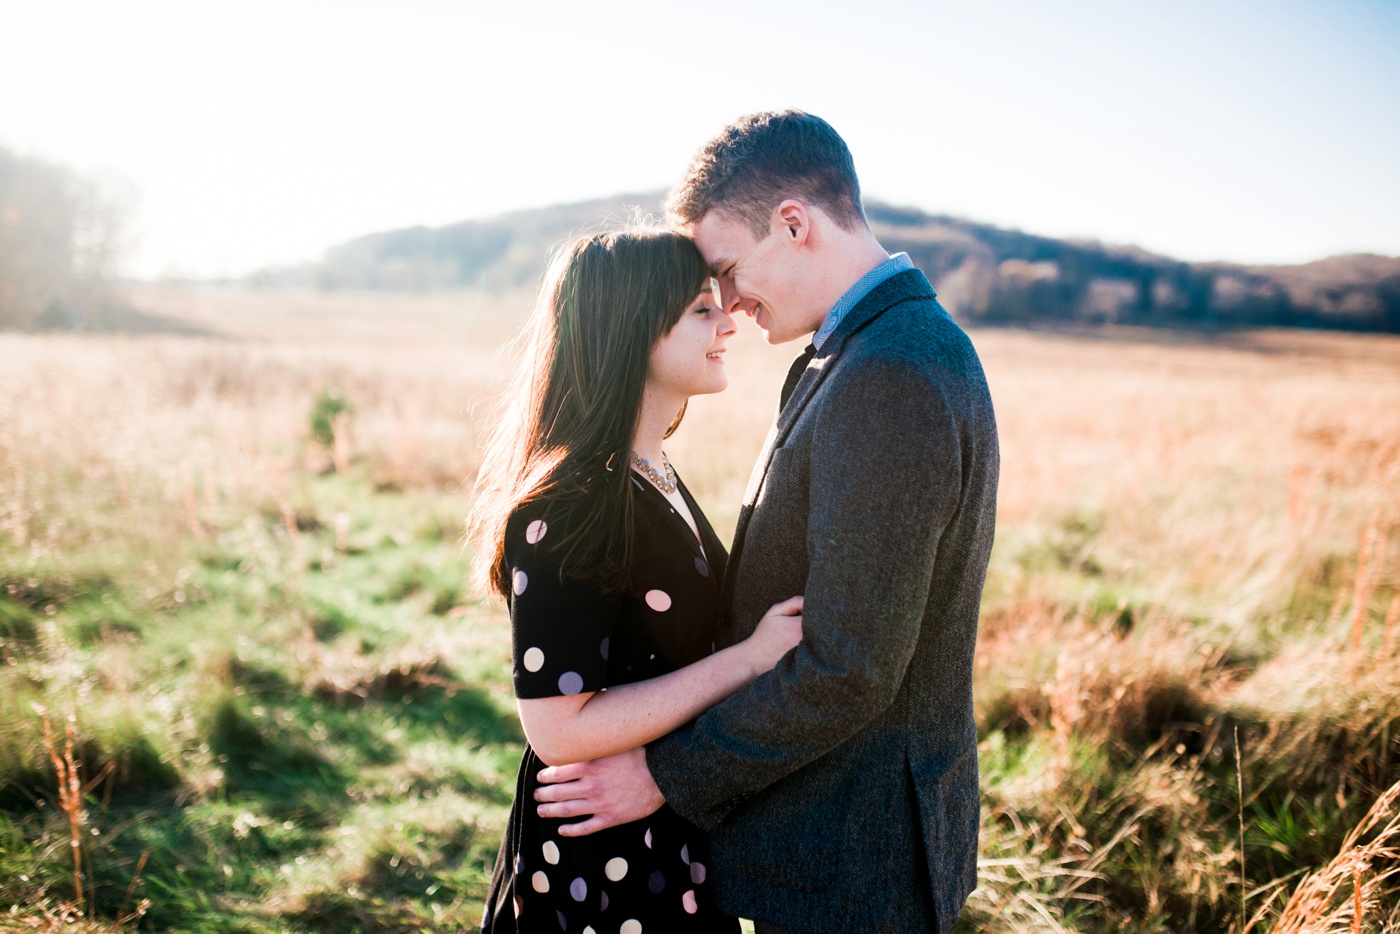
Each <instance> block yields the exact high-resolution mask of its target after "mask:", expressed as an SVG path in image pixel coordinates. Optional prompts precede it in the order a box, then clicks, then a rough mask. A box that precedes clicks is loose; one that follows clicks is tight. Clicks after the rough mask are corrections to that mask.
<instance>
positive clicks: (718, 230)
mask: <svg viewBox="0 0 1400 934" xmlns="http://www.w3.org/2000/svg"><path fill="white" fill-rule="evenodd" d="M690 236H691V237H692V238H693V239H694V240H695V245H696V246H697V247H699V249H700V255H701V256H703V257H705V263H706V264H707V265H708V266H709V267H710V274H711V275H717V274H718V273H719V272H720V271H721V270H722V269H724V267H725V266H727V265H729V264H730V263H732V262H733V261H734V260H735V259H736V258H737V257H738V254H739V252H740V251H741V250H743V248H744V247H746V246H750V245H752V244H751V242H750V241H752V240H753V234H752V233H750V232H749V229H748V227H747V226H746V225H745V224H744V223H743V222H742V221H739V220H737V219H736V218H733V217H730V216H728V215H726V214H724V213H722V212H720V211H718V210H711V211H709V212H707V213H706V214H705V215H704V216H703V217H701V218H700V219H699V220H697V221H696V222H695V223H694V224H692V225H691V228H690Z"/></svg>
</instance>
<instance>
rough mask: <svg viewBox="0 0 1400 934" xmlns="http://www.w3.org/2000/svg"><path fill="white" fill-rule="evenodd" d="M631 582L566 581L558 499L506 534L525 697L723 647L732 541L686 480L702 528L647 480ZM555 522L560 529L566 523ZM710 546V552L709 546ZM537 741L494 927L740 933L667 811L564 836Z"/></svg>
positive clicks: (603, 683)
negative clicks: (542, 798)
mask: <svg viewBox="0 0 1400 934" xmlns="http://www.w3.org/2000/svg"><path fill="white" fill-rule="evenodd" d="M632 480H633V483H634V485H635V486H634V493H635V497H634V504H635V509H634V547H633V553H634V556H633V567H632V575H631V580H632V583H631V586H630V587H629V588H628V590H627V591H625V592H624V593H622V594H617V595H613V596H604V595H603V594H602V593H601V592H600V590H599V588H597V587H596V586H593V585H591V584H589V583H587V582H581V581H575V580H565V581H562V582H561V581H560V579H559V565H558V562H557V559H556V557H555V556H554V554H553V553H552V552H551V550H550V548H549V544H550V538H551V536H556V539H555V540H556V541H557V536H558V535H559V534H560V532H561V531H562V530H561V529H559V528H556V527H555V525H552V524H551V523H550V521H549V518H548V516H549V509H548V504H547V503H545V504H539V503H536V504H531V505H530V506H527V507H524V508H522V509H521V510H519V511H518V512H517V513H516V515H515V516H513V517H512V519H511V521H510V523H509V524H508V526H507V529H506V549H505V552H506V558H507V560H508V562H509V565H510V569H511V575H512V585H513V586H512V591H513V592H512V594H511V596H510V597H509V600H508V602H509V606H510V619H511V630H512V643H513V646H512V649H513V659H514V677H515V694H516V696H517V697H521V698H539V697H555V696H559V695H564V694H577V693H580V692H583V691H590V692H591V691H599V690H602V689H604V688H606V687H609V686H611V685H618V684H627V683H630V682H633V681H643V680H645V679H647V678H654V677H657V676H658V675H663V674H666V673H668V672H671V671H675V670H676V669H678V668H683V667H685V666H686V665H689V664H691V663H692V662H696V661H699V660H700V659H702V658H704V657H705V656H706V655H709V654H710V653H712V652H713V651H714V650H715V640H716V635H717V631H718V623H719V611H720V595H719V586H720V580H721V579H722V577H723V575H724V562H725V557H726V555H725V551H724V546H723V545H722V544H721V543H720V541H719V539H718V538H716V536H715V533H714V530H713V529H712V528H711V527H710V524H709V522H708V521H707V520H706V519H705V516H704V514H703V513H701V511H700V507H699V506H698V505H696V503H695V500H694V498H693V497H691V495H690V492H689V491H688V490H686V489H685V487H684V485H682V486H681V487H680V491H681V495H682V496H683V497H684V499H685V502H686V505H687V506H689V507H690V512H691V515H692V516H693V517H694V519H695V522H696V525H697V526H698V527H699V529H700V539H699V540H697V539H696V537H695V533H694V532H692V531H691V529H690V526H689V525H688V524H687V523H686V521H685V519H684V517H682V516H681V515H680V514H679V513H678V512H677V511H676V510H675V509H673V508H672V506H671V504H670V503H669V502H668V501H667V500H666V497H665V496H663V495H662V494H661V492H660V491H659V490H657V489H656V488H655V487H653V486H652V485H651V484H650V483H648V482H646V481H644V480H642V479H641V478H639V477H637V476H633V477H632ZM556 522H557V520H556ZM702 543H703V549H702V547H701V545H702ZM544 767H545V766H544V763H543V762H541V761H540V760H539V758H538V757H537V756H536V755H535V753H534V751H533V750H532V749H530V748H529V747H528V746H527V747H526V749H525V755H524V758H523V759H522V761H521V763H520V775H519V777H518V778H517V780H516V788H515V803H514V805H513V806H512V808H511V814H510V824H509V826H508V827H507V829H506V836H505V840H504V841H503V843H502V844H501V851H500V854H499V855H498V856H497V858H496V868H495V872H494V874H493V877H492V880H491V893H490V895H489V896H488V898H487V902H486V911H485V915H484V917H483V919H482V930H483V931H484V932H491V934H502V932H514V931H519V932H524V934H536V932H538V934H544V932H549V934H554V932H558V931H567V932H573V934H673V932H674V934H682V932H705V934H715V932H720V934H730V932H738V930H739V923H738V921H737V920H736V919H734V918H732V917H729V916H726V915H721V914H720V913H719V911H718V909H716V908H715V905H714V899H713V896H712V892H711V882H710V881H709V879H708V878H707V874H708V864H709V841H708V838H707V837H706V835H705V833H704V832H703V831H701V830H699V829H698V828H696V827H695V826H694V825H692V824H690V823H689V822H688V821H686V820H685V819H684V818H682V817H681V816H680V815H678V814H676V813H675V812H674V811H672V810H671V809H670V807H669V806H662V808H661V809H660V810H659V811H657V812H656V813H654V814H652V815H651V816H650V817H647V818H645V819H643V820H640V821H637V822H635V823H632V824H624V825H622V826H620V827H612V828H609V829H607V830H603V831H600V832H598V833H595V834H592V835H590V836H587V837H562V836H560V835H559V833H558V829H559V827H560V825H562V824H565V823H575V822H577V821H579V820H582V819H583V818H569V819H567V820H559V819H549V818H542V817H540V816H538V814H537V813H536V812H535V805H534V791H535V789H536V788H537V787H539V781H538V777H537V776H538V774H539V771H540V770H541V769H542V768H544Z"/></svg>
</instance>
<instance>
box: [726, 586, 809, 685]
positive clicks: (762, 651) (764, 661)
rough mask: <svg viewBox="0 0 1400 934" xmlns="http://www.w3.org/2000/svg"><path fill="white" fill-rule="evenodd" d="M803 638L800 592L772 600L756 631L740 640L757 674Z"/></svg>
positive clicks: (776, 661)
mask: <svg viewBox="0 0 1400 934" xmlns="http://www.w3.org/2000/svg"><path fill="white" fill-rule="evenodd" d="M801 641H802V597H801V595H798V596H796V597H789V598H788V599H786V600H784V601H783V602H782V603H775V604H773V606H772V607H770V608H769V610H768V612H767V613H765V614H763V619H761V620H759V621H758V628H757V629H755V630H754V631H753V635H751V636H749V637H748V638H747V639H745V640H744V641H743V642H741V643H739V648H741V649H743V651H744V657H745V658H747V659H748V661H749V664H750V665H752V666H753V673H754V677H755V678H756V677H758V676H759V675H761V674H763V673H764V672H765V671H768V670H769V669H771V668H772V667H773V666H774V665H776V664H778V659H780V658H782V657H783V656H784V655H786V654H787V653H788V652H789V651H791V650H792V649H793V648H794V647H795V646H796V645H797V643H799V642H801Z"/></svg>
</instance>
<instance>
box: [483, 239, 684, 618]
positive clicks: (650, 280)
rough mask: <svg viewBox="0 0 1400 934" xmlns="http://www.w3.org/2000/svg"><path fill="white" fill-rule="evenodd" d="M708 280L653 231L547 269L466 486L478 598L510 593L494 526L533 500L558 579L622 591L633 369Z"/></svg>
mask: <svg viewBox="0 0 1400 934" xmlns="http://www.w3.org/2000/svg"><path fill="white" fill-rule="evenodd" d="M708 278H709V272H708V270H707V269H706V266H705V261H704V259H703V258H701V256H700V252H699V250H697V249H696V248H695V245H694V244H693V243H691V242H690V240H689V239H687V238H686V237H684V236H682V235H680V234H678V233H675V232H674V231H670V230H666V229H663V228H646V227H640V228H631V229H627V230H620V231H611V232H608V233H598V234H592V235H590V236H586V237H582V238H580V239H578V240H575V241H574V242H573V243H571V244H570V245H569V246H568V247H567V248H565V250H564V251H563V252H562V253H561V254H560V255H559V256H558V257H557V258H556V259H555V261H554V262H553V263H552V264H551V266H550V271H549V274H548V276H547V277H546V280H545V284H544V287H543V288H542V289H541V291H540V298H539V301H538V303H537V304H536V307H535V312H534V314H533V316H532V318H531V322H530V325H529V332H528V333H529V341H528V344H527V350H526V354H525V360H524V362H523V365H522V368H521V372H520V376H519V382H518V384H517V385H516V386H515V387H514V390H513V391H512V397H511V402H510V405H509V406H508V408H507V410H506V413H505V415H504V417H503V419H502V420H501V423H500V425H499V426H498V427H497V429H496V431H495V433H494V435H493V436H492V440H491V442H490V444H489V445H488V446H487V451H486V456H485V458H484V460H483V461H482V466H481V471H480V474H479V476H478V480H477V498H476V503H475V505H474V506H473V509H472V518H471V523H470V528H471V533H472V537H473V539H474V541H475V543H476V549H477V551H476V558H477V571H478V577H479V578H480V579H481V581H480V582H481V583H482V584H484V585H485V586H486V587H487V588H488V589H489V590H491V591H494V592H495V593H497V594H499V595H501V596H505V595H507V594H508V593H509V592H510V568H508V567H506V563H505V533H506V523H507V522H508V521H509V520H510V517H511V515H512V514H513V513H514V512H515V511H516V510H517V509H519V508H520V507H521V506H523V505H525V504H527V503H531V502H535V501H537V500H545V501H546V503H547V505H546V506H545V509H546V515H547V521H548V523H549V526H550V530H551V532H553V531H554V530H555V529H556V528H557V529H558V530H559V532H560V533H562V534H561V535H560V536H559V537H558V538H555V536H554V535H552V534H551V536H550V539H551V541H552V544H553V546H554V549H555V551H556V554H557V555H558V557H559V562H560V568H561V573H562V574H564V575H565V576H568V577H574V578H588V579H597V580H599V581H600V582H601V583H602V585H603V587H604V588H605V589H606V590H610V591H616V590H620V589H622V588H624V587H625V586H626V585H627V575H628V570H629V568H630V567H631V564H632V484H631V480H630V477H631V470H630V463H631V451H632V442H633V437H634V435H635V434H636V431H637V425H638V423H639V421H640V419H641V412H642V391H643V388H644V387H645V385H646V376H647V362H648V360H649V359H650V357H651V350H652V347H654V346H655V344H656V342H657V341H658V340H659V339H660V338H661V337H662V336H663V335H665V334H666V333H667V332H668V331H670V330H671V328H672V327H674V326H675V324H676V322H677V321H679V320H680V318H681V315H682V314H683V313H684V311H685V309H686V307H687V306H688V305H689V304H690V303H691V302H692V301H694V299H695V296H696V295H698V294H700V290H701V289H702V288H703V287H704V286H705V283H706V280H707V279H708ZM682 413H684V409H682V410H681V413H678V415H677V418H676V423H679V421H680V414H682ZM676 423H673V424H672V426H671V430H672V431H674V430H675V427H676ZM668 434H669V432H668Z"/></svg>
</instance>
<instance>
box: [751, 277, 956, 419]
mask: <svg viewBox="0 0 1400 934" xmlns="http://www.w3.org/2000/svg"><path fill="white" fill-rule="evenodd" d="M936 294H937V293H935V292H934V291H933V286H931V285H930V284H929V281H928V278H927V277H926V276H924V274H923V272H921V271H920V270H918V269H906V270H904V271H903V272H899V273H895V274H894V275H893V276H890V277H889V278H888V279H886V280H885V281H884V282H881V283H880V284H879V285H877V286H875V288H873V289H871V290H870V294H869V295H867V296H865V298H862V299H861V300H860V301H859V302H858V303H856V306H855V307H854V308H852V309H851V310H850V312H849V313H848V314H847V315H846V317H845V318H843V319H842V321H841V324H840V325H838V326H837V328H836V330H835V331H832V332H831V335H830V336H829V337H827V339H826V340H825V341H824V342H822V346H821V349H820V350H818V351H817V352H816V354H815V355H813V357H812V360H811V362H809V363H808V364H807V369H806V370H804V371H803V373H802V376H801V378H800V379H798V381H797V385H796V386H795V387H793V390H792V396H791V397H790V398H789V399H788V402H787V405H785V406H783V410H782V412H781V413H780V414H779V416H778V424H777V426H776V432H775V437H774V439H773V444H772V447H778V446H780V445H781V444H782V443H783V440H784V439H785V438H787V434H788V431H789V430H791V428H792V426H793V423H795V422H796V421H797V417H798V416H799V415H801V414H802V410H803V409H804V408H805V407H806V405H807V401H808V400H809V399H810V398H811V397H812V393H814V392H815V391H816V389H817V387H818V386H819V385H821V381H822V379H823V378H824V377H825V375H826V373H827V372H828V370H830V368H831V364H832V362H833V361H834V360H835V359H836V357H837V356H839V355H840V353H841V350H842V348H843V347H844V346H845V344H846V340H847V339H848V338H849V337H850V336H851V335H852V334H855V333H856V332H857V331H859V330H860V329H861V328H863V327H865V326H866V325H867V324H869V323H870V322H872V321H874V320H875V319H876V318H878V317H880V315H882V314H884V313H885V312H886V311H888V310H889V309H890V308H893V307H894V306H895V305H898V304H899V303H901V302H905V301H908V300H909V299H912V298H933V297H934V295H936Z"/></svg>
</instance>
